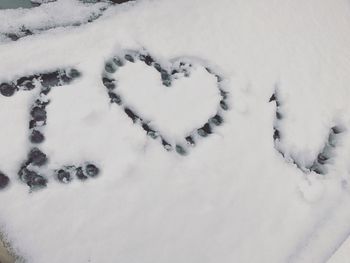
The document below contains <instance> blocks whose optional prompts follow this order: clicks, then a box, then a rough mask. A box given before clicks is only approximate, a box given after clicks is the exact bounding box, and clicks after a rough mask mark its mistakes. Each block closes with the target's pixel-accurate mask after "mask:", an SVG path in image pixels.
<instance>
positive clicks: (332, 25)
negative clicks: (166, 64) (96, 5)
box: [0, 0, 350, 263]
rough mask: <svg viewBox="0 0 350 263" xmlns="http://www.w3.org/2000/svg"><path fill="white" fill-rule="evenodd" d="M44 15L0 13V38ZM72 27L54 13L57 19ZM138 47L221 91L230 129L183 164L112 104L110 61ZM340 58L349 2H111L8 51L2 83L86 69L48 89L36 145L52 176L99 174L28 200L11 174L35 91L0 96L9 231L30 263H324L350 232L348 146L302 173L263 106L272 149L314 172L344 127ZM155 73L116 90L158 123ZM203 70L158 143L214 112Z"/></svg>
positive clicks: (344, 73) (347, 44)
mask: <svg viewBox="0 0 350 263" xmlns="http://www.w3.org/2000/svg"><path fill="white" fill-rule="evenodd" d="M71 3H73V1H68V0H59V1H57V2H54V3H47V4H45V5H43V6H47V8H53V9H54V8H58V9H57V10H61V9H59V8H60V7H59V6H61V7H63V6H67V8H68V9H70V7H69V6H70V5H71ZM74 5H75V4H74ZM92 6H93V5H92ZM37 8H38V9H36V8H34V9H32V10H26V11H24V10H11V11H10V10H5V11H4V10H1V11H0V17H1V18H0V19H1V20H2V21H6V23H1V30H0V31H3V30H7V29H8V28H11V27H12V26H13V25H17V24H19V22H18V23H17V21H19V20H20V21H21V22H20V23H26V24H27V23H28V24H31V23H33V24H34V23H35V24H36V23H37V21H36V19H37V17H36V15H35V14H36V11H35V10H39V8H41V7H37ZM71 11H72V13H74V8H73V9H72V10H71ZM23 12H26V13H25V17H26V19H25V20H22V19H23V16H24V13H23ZM74 14H75V17H74V19H78V18H79V19H80V18H81V17H78V14H77V13H74ZM62 15H64V17H62V20H61V18H60V16H62ZM82 16H83V15H82ZM66 17H70V15H68V14H63V13H60V12H57V16H55V17H54V19H53V20H52V21H54V23H56V24H60V23H63V21H65V22H66V20H64V19H66ZM71 19H73V18H72V17H71ZM47 21H51V20H46V19H43V20H42V23H43V24H42V25H43V26H46V25H47V24H46V23H47ZM65 22H64V23H65ZM50 23H51V22H50ZM52 23H53V22H52ZM141 48H144V49H146V50H148V51H149V52H150V53H151V54H153V55H154V56H156V57H157V59H159V60H164V61H165V60H171V59H173V58H178V57H193V58H198V59H200V60H203V61H207V62H208V63H210V65H212V67H214V68H217V69H220V70H221V72H222V74H223V76H224V77H225V78H226V80H227V88H228V91H229V92H230V96H229V104H230V110H229V111H228V112H227V114H226V115H225V122H224V124H223V125H222V126H221V127H219V128H217V129H216V130H215V132H214V134H212V135H210V136H208V137H207V138H203V139H202V140H200V141H199V142H198V145H196V147H194V148H193V149H191V151H190V153H189V154H188V155H187V156H180V155H177V154H176V153H174V152H167V151H165V150H164V149H163V147H162V146H161V144H160V143H159V142H157V141H155V140H152V139H151V138H149V137H148V136H147V135H146V134H145V132H144V131H143V130H142V129H141V128H140V127H139V126H138V125H135V124H133V123H132V121H131V120H130V119H129V118H128V117H127V116H126V115H125V113H124V112H123V110H122V109H121V108H120V107H119V106H118V105H111V104H109V98H108V96H107V93H106V90H105V87H104V86H103V84H102V81H101V72H102V70H103V67H104V63H105V62H106V61H107V60H108V59H110V58H111V57H112V56H113V55H114V54H116V53H118V52H122V51H123V50H129V49H141ZM349 53H350V3H349V2H348V1H347V0H317V1H316V0H309V1H304V0H285V1H277V0H266V1H260V0H250V1H246V0H235V1H232V0H218V1H210V0H177V1H173V0H157V1H155V0H139V1H137V2H136V3H126V4H123V5H116V6H113V7H110V8H109V9H108V10H107V11H106V12H105V14H104V16H102V17H101V18H99V19H98V20H96V21H94V22H93V23H89V24H86V25H82V26H80V27H67V28H56V29H52V30H49V31H46V32H43V33H42V34H40V35H33V36H29V37H25V38H22V39H20V40H18V41H16V42H8V43H3V44H1V45H0V57H1V61H2V63H0V82H3V81H11V80H13V79H16V78H18V77H21V76H24V75H28V74H32V73H36V72H43V71H48V70H54V69H57V68H62V67H66V66H73V67H76V68H77V69H79V70H80V71H81V72H82V77H81V78H79V79H77V80H76V81H75V82H73V83H72V84H71V85H67V86H63V87H56V88H53V91H52V93H50V95H49V96H50V99H51V101H52V102H51V103H50V105H49V106H48V107H47V111H48V123H47V127H46V130H45V135H46V137H47V139H46V141H45V143H44V145H43V149H44V151H45V152H46V153H48V155H49V157H50V163H49V167H57V166H58V165H64V164H67V163H77V162H82V161H87V160H93V161H94V162H96V163H97V164H99V166H100V167H101V169H102V173H101V174H100V176H99V177H97V178H94V179H89V180H87V181H86V182H81V181H78V180H74V181H73V182H72V183H70V184H68V185H64V184H60V183H59V182H57V181H55V180H54V179H53V178H52V177H50V175H48V178H49V184H48V187H47V188H46V189H44V190H41V191H35V192H32V193H30V192H29V191H28V187H27V186H26V185H24V184H23V183H21V182H20V181H19V179H18V176H17V171H18V169H19V167H20V165H21V163H22V161H23V160H24V159H25V157H26V154H27V151H28V150H29V143H28V139H27V137H28V127H27V126H28V119H29V107H30V105H31V103H32V101H33V99H34V98H35V95H36V94H37V92H38V90H33V91H30V92H18V93H17V94H15V96H13V97H10V98H8V97H3V96H0V120H1V129H0V146H1V147H0V160H1V162H0V170H1V171H3V172H4V173H6V174H7V175H8V176H9V177H10V178H11V185H10V187H8V188H7V189H6V190H4V191H1V192H0V225H1V230H2V232H3V233H4V234H5V236H6V238H7V239H8V241H9V242H10V243H11V244H12V247H13V249H14V250H15V251H16V252H17V254H19V255H21V256H22V258H24V259H25V262H35V263H47V262H52V263H56V262H57V263H58V262H60V263H61V262H74V263H79V262H123V263H134V262H135V263H136V262H138V263H139V262H142V263H148V262H149V263H151V262H152V263H164V262H167V263H171V262H174V263H178V262H191V263H192V262H201V263H209V262H221V263H226V262H227V263H228V262H242V263H246V262H247V263H252V262H253V263H254V262H259V263H260V262H266V263H275V262H276V263H279V262H307V263H310V262H326V261H327V260H328V259H329V258H330V257H331V256H332V255H333V253H334V252H335V251H337V249H338V247H339V246H341V244H342V243H343V242H344V241H345V240H346V239H347V235H348V233H350V198H349V194H350V189H349V184H348V181H349V179H350V175H349V172H350V163H349V160H350V136H349V134H348V132H345V133H344V134H343V135H342V137H341V141H340V143H339V146H337V148H336V156H335V157H334V161H333V163H331V164H329V167H328V168H329V172H328V173H327V174H326V175H322V176H321V175H316V174H315V173H309V174H303V173H302V172H301V171H300V170H299V169H298V168H297V167H296V166H295V165H293V164H292V163H288V162H287V161H286V160H285V159H283V157H282V156H281V155H280V154H279V153H278V152H277V151H276V150H275V149H274V144H273V139H272V135H273V123H274V119H275V108H274V105H273V104H271V103H268V100H269V98H270V96H271V95H272V93H273V92H274V89H275V87H276V85H278V87H279V92H280V94H281V98H282V102H283V105H284V107H283V111H284V119H283V127H282V129H281V132H282V133H283V135H284V136H283V141H282V142H281V144H283V148H284V150H285V151H286V152H287V153H288V154H290V155H293V156H296V158H298V159H300V160H304V162H305V163H307V162H310V160H313V159H314V158H315V157H316V156H317V154H318V153H319V152H320V150H321V149H322V147H323V145H324V142H325V139H326V137H327V134H328V132H329V128H330V127H332V126H333V125H335V124H338V123H341V124H342V125H344V126H345V127H348V129H349V125H350V107H349V103H348V102H349V101H350V92H349V86H348V85H349V83H350V74H349V63H350V61H349ZM151 70H152V69H151V68H148V67H146V66H143V67H142V66H141V65H139V64H136V65H133V66H130V67H129V66H128V67H126V68H125V71H124V72H120V74H123V76H122V78H121V83H120V89H121V90H122V92H123V93H124V94H125V96H129V99H130V101H132V102H133V103H134V104H135V105H137V106H136V107H139V108H138V109H139V110H140V111H142V110H143V108H144V107H145V109H144V110H145V112H144V114H145V115H147V116H149V117H150V118H154V119H155V121H159V120H162V114H163V113H164V112H166V106H167V105H164V102H158V103H154V101H152V100H154V98H152V96H156V95H157V94H158V93H159V96H160V97H161V96H164V94H162V92H163V93H164V91H161V90H160V89H161V88H162V89H164V87H162V86H161V84H160V83H159V79H157V78H159V75H155V72H150V71H151ZM198 70H199V71H198V79H197V78H195V77H194V78H193V79H189V80H188V81H190V83H191V84H188V85H191V87H189V88H190V89H191V92H190V93H189V94H188V95H189V96H190V95H191V96H194V97H195V101H194V103H195V104H196V108H194V109H192V110H193V112H192V111H191V109H190V108H191V107H190V105H189V104H186V103H187V102H186V101H185V102H186V103H185V102H184V101H183V100H182V99H183V97H182V96H181V95H185V94H184V92H182V93H183V94H181V91H175V89H180V90H181V88H182V87H181V85H180V83H179V84H178V85H177V84H175V85H174V87H173V88H174V91H173V93H174V101H172V100H171V98H169V97H167V98H166V99H167V100H169V103H170V104H176V102H175V100H176V101H177V100H179V107H178V113H177V114H174V113H172V114H173V115H172V114H171V115H170V116H171V117H170V118H168V119H167V121H159V123H157V125H159V127H160V129H163V131H164V133H171V134H173V135H174V136H176V135H177V134H181V133H182V132H183V130H182V129H184V127H186V126H189V127H190V128H193V127H195V126H196V125H197V122H198V121H200V120H202V119H203V118H204V117H203V116H205V115H206V114H210V112H212V111H213V110H214V111H215V109H214V108H215V104H216V100H217V99H218V98H217V93H216V92H217V91H216V90H215V89H213V85H212V82H211V81H212V80H211V79H210V76H209V77H208V76H206V77H205V76H204V75H203V74H202V73H201V71H200V68H198ZM138 72H140V74H144V75H142V78H138V76H137V74H136V76H135V73H138ZM148 73H149V74H148ZM116 74H119V73H116ZM143 77H144V80H143ZM133 78H136V79H133ZM123 81H124V82H125V85H124V84H123V85H121V84H122V82H123ZM134 81H135V82H138V81H143V86H142V87H139V86H137V87H136V86H134V87H133V86H132V83H133V82H134ZM186 85H187V84H186ZM192 85H193V86H192ZM138 96H140V97H138ZM169 96H170V95H169ZM140 98H141V99H142V98H143V99H144V100H145V101H147V104H146V105H144V104H143V103H141V102H143V101H142V100H141V102H140V103H139V104H138V100H140ZM197 100H198V101H197ZM156 102H157V101H156ZM152 103H153V105H154V107H152ZM182 104H184V105H183V106H184V107H182ZM213 105H214V106H213ZM200 107H202V108H203V110H202V111H197V108H200ZM213 107H214V108H213ZM189 109H190V111H191V112H190V114H188V113H189ZM197 114H198V115H197ZM167 116H169V115H167ZM173 116H176V117H178V116H181V118H183V119H182V121H183V123H182V125H183V126H181V125H180V126H181V127H177V123H176V120H174V121H175V122H174V123H176V125H174V124H173V123H172V118H176V117H173ZM164 119H166V118H165V117H164ZM345 262H346V261H345Z"/></svg>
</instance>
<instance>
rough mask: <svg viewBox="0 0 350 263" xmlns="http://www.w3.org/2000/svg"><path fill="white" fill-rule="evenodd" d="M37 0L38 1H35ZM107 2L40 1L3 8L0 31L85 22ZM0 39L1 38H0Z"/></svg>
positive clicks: (46, 27) (105, 5)
mask: <svg viewBox="0 0 350 263" xmlns="http://www.w3.org/2000/svg"><path fill="white" fill-rule="evenodd" d="M37 2H39V1H37ZM107 6H108V3H104V2H101V3H97V4H84V3H82V2H81V1H78V0H59V1H56V2H52V3H50V2H47V1H42V5H40V6H39V7H35V8H31V9H26V8H19V9H5V10H1V12H0V21H1V23H0V33H18V32H20V30H21V29H23V28H25V29H29V30H38V29H39V30H44V29H50V28H52V27H57V26H69V25H73V24H76V23H86V22H87V21H88V20H89V19H90V18H91V17H94V16H95V15H98V14H100V13H101V10H100V9H101V8H105V7H107ZM0 40H1V39H0Z"/></svg>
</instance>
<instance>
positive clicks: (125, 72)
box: [102, 50, 228, 155]
mask: <svg viewBox="0 0 350 263" xmlns="http://www.w3.org/2000/svg"><path fill="white" fill-rule="evenodd" d="M102 82H103V84H104V86H105V87H106V88H107V91H108V95H109V97H110V100H111V103H115V104H117V105H119V106H121V107H122V108H123V110H124V112H125V113H126V114H127V116H128V117H129V118H130V119H132V121H133V122H134V123H135V124H138V125H140V126H141V127H142V128H143V129H144V130H145V131H146V132H147V134H148V135H149V136H150V137H152V138H153V139H156V140H159V141H160V142H161V143H162V145H163V146H164V148H165V149H167V150H169V151H170V150H172V149H175V150H176V152H177V153H179V154H181V155H185V154H186V153H187V152H188V151H187V149H188V147H189V146H194V145H195V144H196V142H197V141H198V139H199V138H203V137H207V136H208V135H209V134H211V133H213V131H214V126H219V125H221V124H223V121H224V120H223V111H226V110H228V104H227V98H228V93H227V92H226V91H225V89H224V83H225V81H224V79H223V77H222V76H220V75H219V74H217V73H215V72H214V70H213V69H211V68H210V67H208V66H206V65H204V63H203V61H200V60H198V59H193V58H181V59H175V60H171V61H169V62H165V63H160V62H158V61H156V60H155V59H154V58H153V57H152V56H151V55H150V54H149V53H147V52H146V51H144V50H141V51H137V50H128V51H123V52H121V53H120V54H118V55H117V56H114V57H113V58H112V59H110V60H109V61H107V62H106V64H105V68H104V72H103V74H102Z"/></svg>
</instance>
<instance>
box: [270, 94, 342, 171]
mask: <svg viewBox="0 0 350 263" xmlns="http://www.w3.org/2000/svg"><path fill="white" fill-rule="evenodd" d="M269 102H275V104H276V114H275V122H274V126H273V131H274V133H273V141H274V147H275V149H276V150H277V151H278V152H279V153H280V154H281V155H282V157H283V158H284V159H285V160H287V162H291V163H293V164H294V165H296V167H297V168H299V169H300V170H301V171H302V172H304V173H310V172H315V173H317V174H322V175H324V174H326V173H327V166H328V165H329V164H330V163H331V159H332V158H333V157H334V156H335V151H336V147H337V143H338V141H339V136H340V135H341V134H342V133H343V132H344V131H345V127H343V126H342V125H340V124H339V125H336V126H333V127H331V128H330V130H329V134H328V136H327V138H326V141H325V143H324V146H323V148H322V150H321V152H320V153H319V154H318V155H317V157H316V158H315V160H314V161H313V162H312V163H305V162H303V161H302V160H300V159H298V158H297V157H295V156H292V155H287V154H286V153H285V152H284V149H283V148H284V147H283V132H287V131H282V130H281V128H280V127H281V123H282V122H283V117H284V116H283V115H284V113H282V112H281V108H282V107H283V104H282V102H281V99H280V95H279V91H278V89H276V90H275V92H274V93H273V94H272V96H271V98H270V100H269ZM286 114H287V113H286Z"/></svg>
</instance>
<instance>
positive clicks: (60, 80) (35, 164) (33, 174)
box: [0, 68, 99, 190]
mask: <svg viewBox="0 0 350 263" xmlns="http://www.w3.org/2000/svg"><path fill="white" fill-rule="evenodd" d="M80 75H81V74H80V72H79V71H78V70H76V69H74V68H70V69H59V70H56V71H52V72H46V73H40V74H34V75H30V76H24V77H21V78H19V79H17V80H15V81H13V82H10V83H1V84H0V94H1V95H3V96H5V97H11V96H14V95H15V93H17V92H21V91H29V90H32V89H34V88H38V89H40V92H39V95H38V97H37V98H35V99H34V103H33V105H32V106H31V109H30V121H29V125H28V126H29V134H30V135H29V140H30V142H31V148H30V150H29V153H28V157H27V159H26V160H25V161H24V162H23V164H22V165H21V168H20V169H19V172H18V176H19V179H20V180H21V181H22V182H24V183H26V184H27V185H28V186H29V187H30V189H31V190H35V189H39V188H42V187H45V186H46V185H47V182H48V177H55V179H57V180H58V181H60V182H62V183H69V182H70V181H71V180H72V179H73V176H76V177H77V178H78V179H80V180H85V179H87V178H88V176H89V177H95V176H97V175H98V173H99V168H98V167H96V166H95V165H94V164H92V163H89V162H85V163H84V164H83V165H66V166H64V167H62V168H58V169H56V170H54V171H52V170H49V169H47V168H46V167H45V166H46V164H47V163H48V162H49V160H50V158H49V156H47V155H46V154H45V153H44V152H42V150H40V148H39V146H38V145H40V144H41V143H43V142H44V140H45V125H46V123H47V119H48V116H47V112H46V107H47V106H48V105H49V104H50V100H49V99H48V97H47V95H48V94H49V93H50V91H51V89H52V88H55V87H59V86H63V85H68V84H70V83H71V82H73V81H74V80H75V79H77V78H79V77H80ZM8 184H9V178H8V177H7V176H6V175H4V174H3V173H1V174H0V188H5V187H6V186H7V185H8Z"/></svg>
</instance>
